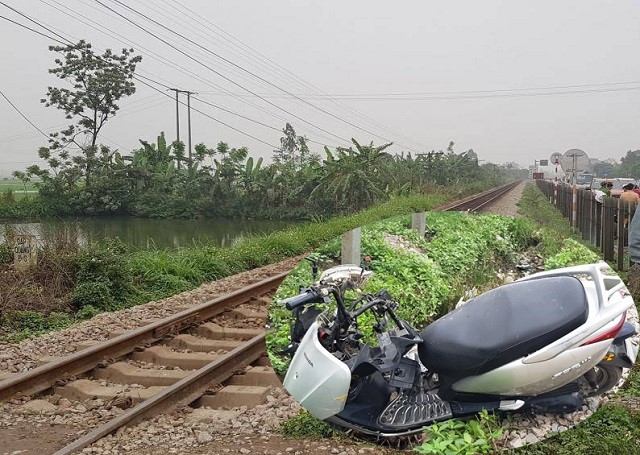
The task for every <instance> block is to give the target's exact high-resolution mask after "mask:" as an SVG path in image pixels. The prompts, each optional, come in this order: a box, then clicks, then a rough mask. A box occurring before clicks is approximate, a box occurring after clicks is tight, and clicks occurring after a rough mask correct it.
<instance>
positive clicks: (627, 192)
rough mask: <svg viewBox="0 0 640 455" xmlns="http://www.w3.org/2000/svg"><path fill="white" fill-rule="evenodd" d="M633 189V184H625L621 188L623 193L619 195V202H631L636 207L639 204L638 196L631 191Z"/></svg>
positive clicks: (639, 197)
mask: <svg viewBox="0 0 640 455" xmlns="http://www.w3.org/2000/svg"><path fill="white" fill-rule="evenodd" d="M634 187H635V185H634V184H633V183H627V184H626V185H625V186H623V187H622V190H623V191H622V194H620V200H621V201H622V202H633V203H634V204H636V205H638V202H640V196H638V193H636V192H635V191H633V188H634Z"/></svg>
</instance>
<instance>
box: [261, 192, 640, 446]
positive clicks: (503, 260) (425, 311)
mask: <svg viewBox="0 0 640 455" xmlns="http://www.w3.org/2000/svg"><path fill="white" fill-rule="evenodd" d="M519 213H520V214H521V217H520V218H516V219H514V218H507V217H500V216H495V215H490V216H472V217H469V216H464V215H461V214H457V213H442V214H440V213H438V214H429V216H428V225H429V228H431V229H432V230H433V235H432V237H431V238H430V239H422V238H419V237H418V236H417V235H416V234H415V233H413V232H412V231H411V230H410V229H409V220H408V218H407V217H398V218H394V219H392V220H386V221H383V222H380V223H377V224H374V225H371V226H367V227H366V228H365V230H364V232H363V235H362V237H363V254H369V255H370V256H372V258H373V262H372V265H371V268H372V269H374V271H375V272H376V273H375V274H374V278H373V279H371V280H370V281H369V282H368V283H367V287H368V290H378V289H379V288H380V287H386V288H387V289H388V290H389V291H390V292H391V294H392V296H394V297H396V298H398V300H400V302H401V306H408V307H410V308H409V309H408V310H405V311H406V312H405V313H404V314H403V316H405V317H408V318H409V319H412V320H413V321H414V323H415V322H418V323H420V322H423V323H424V322H427V321H428V320H430V319H431V318H435V317H438V316H439V315H441V314H443V313H446V312H447V311H448V310H449V309H450V307H451V305H452V304H453V303H455V302H456V301H457V299H458V298H459V297H460V296H462V295H463V294H464V290H465V289H470V288H471V287H476V288H478V289H479V290H483V289H487V288H490V287H493V286H494V285H495V284H496V282H495V272H496V271H497V270H499V269H500V268H501V267H503V266H506V265H507V264H508V263H509V262H510V261H513V260H514V259H515V258H516V255H517V253H518V252H519V251H522V250H524V249H527V248H528V249H533V250H534V251H535V252H536V253H537V254H539V255H540V256H542V257H543V258H544V260H545V267H546V269H553V268H558V267H565V266H571V265H577V264H584V263H589V262H595V261H597V260H598V255H597V254H596V253H595V252H593V251H592V250H590V248H589V247H587V246H585V245H583V244H582V243H580V241H579V240H578V238H577V237H576V236H574V234H573V232H572V230H571V227H570V226H569V223H568V221H567V220H566V219H564V218H563V217H562V215H561V214H560V213H559V212H557V211H556V210H555V209H554V207H553V206H552V205H551V204H549V203H548V201H547V200H546V198H544V196H543V195H542V193H540V192H539V191H538V190H537V189H536V188H535V187H534V186H532V185H529V186H527V188H526V189H525V191H524V193H523V197H522V199H521V201H520V203H519ZM392 236H395V237H392ZM389 240H392V241H395V242H396V246H397V247H396V248H394V247H393V246H392V245H390V244H389ZM398 247H401V248H398ZM337 248H338V240H337V239H334V240H333V241H332V242H329V243H328V244H327V245H324V246H323V247H321V248H320V249H318V254H319V255H320V256H321V257H323V258H324V259H325V260H326V261H327V263H326V265H327V266H328V265H331V264H332V263H333V261H335V260H336V259H337ZM407 250H410V251H407ZM411 251H413V253H412V252H411ZM456 270H461V271H462V273H459V274H458V273H455V271H456ZM310 281H311V273H310V268H309V266H308V265H304V264H301V265H300V266H299V267H298V268H297V269H296V270H294V272H293V273H292V274H291V275H290V276H289V277H288V278H287V280H285V282H284V283H283V285H282V286H281V288H280V289H279V291H278V295H277V296H276V297H277V298H283V297H287V296H290V295H294V294H296V293H297V287H298V285H300V284H307V283H310ZM405 302H410V304H405ZM282 310H283V309H282V308H280V307H278V306H277V305H274V306H273V307H272V309H271V310H270V316H271V317H272V319H273V321H272V323H273V324H272V326H274V327H276V328H277V329H278V330H277V331H274V332H272V333H271V334H270V335H269V337H268V344H269V353H270V357H271V358H272V362H273V363H274V365H275V366H276V368H277V369H279V370H280V371H284V370H285V369H286V366H287V365H286V363H287V361H286V358H284V357H281V356H279V355H277V352H279V349H280V348H281V347H283V346H286V344H285V343H287V342H288V334H289V333H288V322H289V319H288V312H286V310H285V311H282ZM639 397H640V373H639V369H638V367H637V366H636V368H634V370H633V371H632V373H631V375H630V377H629V380H628V381H627V383H626V385H625V387H624V388H623V389H622V390H620V391H619V392H618V394H617V395H616V397H614V398H613V400H612V402H611V403H610V404H607V405H605V406H603V407H601V408H600V409H599V410H598V411H597V412H596V413H595V414H594V415H593V416H592V417H591V418H589V419H588V420H587V421H586V422H583V423H581V424H579V425H578V426H577V427H576V428H575V429H572V430H569V431H567V432H564V433H561V434H559V435H556V436H553V437H552V438H550V439H547V440H545V441H543V442H540V443H538V444H535V445H533V446H527V447H524V448H521V449H517V450H507V451H506V452H508V453H514V454H535V455H538V454H570V453H571V454H575V453H581V454H582V453H585V454H602V453H620V454H623V453H624V454H636V453H640V426H639V425H638V423H640V404H639ZM296 419H299V420H300V421H301V422H302V423H301V424H296V425H293V424H292V425H293V427H294V428H296V429H297V430H298V433H296V436H298V437H299V436H300V434H299V433H300V432H303V433H304V432H307V433H306V434H307V437H314V436H315V437H317V434H318V432H320V431H322V429H323V428H325V427H324V423H322V422H319V421H317V422H316V424H317V428H316V426H314V424H313V418H312V417H311V416H309V415H308V414H306V415H305V414H304V413H303V414H301V416H298V417H296ZM499 424H501V422H499V421H496V419H495V417H493V416H490V415H485V416H479V417H478V419H475V420H474V419H472V420H468V421H457V420H456V421H449V422H445V423H441V424H437V425H435V426H432V427H429V428H427V429H426V431H425V433H426V441H425V443H424V444H423V445H421V446H419V447H416V451H418V452H421V453H447V451H450V452H451V453H464V454H473V453H490V452H493V451H496V450H498V449H497V447H498V440H499V437H500V435H501V431H500V429H499V426H498V425H499ZM285 434H287V432H285Z"/></svg>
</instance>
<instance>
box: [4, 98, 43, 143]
mask: <svg viewBox="0 0 640 455" xmlns="http://www.w3.org/2000/svg"><path fill="white" fill-rule="evenodd" d="M0 95H2V97H3V98H4V99H5V100H7V103H9V104H10V105H11V107H12V108H14V109H15V110H16V112H17V113H18V114H20V115H21V116H22V118H23V119H25V120H26V121H27V122H28V123H29V125H31V126H32V127H34V128H35V129H37V130H38V131H39V132H40V134H42V135H43V136H44V137H46V138H47V139H49V135H48V134H47V133H45V132H44V131H42V130H41V129H40V128H38V127H37V126H36V125H35V123H33V122H32V121H31V120H29V118H28V117H27V116H26V115H24V114H23V113H22V112H21V111H20V109H18V108H17V106H16V105H15V104H13V103H12V102H11V100H10V99H9V98H7V95H5V94H4V93H3V92H2V90H0Z"/></svg>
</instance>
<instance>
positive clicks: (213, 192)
mask: <svg viewBox="0 0 640 455" xmlns="http://www.w3.org/2000/svg"><path fill="white" fill-rule="evenodd" d="M49 49H50V50H51V51H54V52H56V53H58V54H60V56H61V57H60V58H57V59H56V60H55V67H54V68H52V69H50V70H49V72H50V73H51V74H53V75H55V76H56V77H58V78H59V79H61V80H62V81H64V82H65V84H63V87H62V88H61V87H49V88H48V91H47V93H46V97H45V98H43V99H42V100H41V101H42V102H43V103H45V105H46V106H48V107H53V108H56V109H58V110H61V111H62V112H64V114H65V116H66V118H67V119H68V120H69V121H70V125H69V126H68V127H66V128H64V129H62V130H61V131H58V132H54V133H51V134H50V137H49V140H48V144H47V145H46V146H44V147H41V148H40V149H39V156H40V157H41V158H42V159H43V160H44V162H45V163H46V164H45V165H42V166H39V165H33V166H30V167H28V168H27V169H26V170H24V171H16V172H15V173H14V176H15V177H17V178H18V179H20V180H22V181H23V182H25V183H26V182H28V181H31V180H33V181H36V182H37V183H36V186H37V188H38V190H39V204H40V207H41V209H42V210H44V212H47V213H49V214H56V215H113V214H119V215H135V216H146V217H163V218H164V217H233V218H247V217H251V218H298V219H300V218H310V217H315V216H324V215H332V214H339V213H347V212H352V211H356V210H359V209H362V208H365V207H368V206H370V205H372V204H374V203H377V202H381V201H384V200H387V199H389V198H390V197H393V196H394V195H406V194H411V193H417V192H429V191H436V190H437V188H438V187H442V186H455V185H463V186H467V187H468V186H475V187H478V188H480V187H487V186H489V185H493V184H497V183H500V182H502V181H504V180H505V179H514V178H518V177H520V178H522V177H526V176H527V174H528V173H527V171H523V170H519V169H517V166H515V165H513V164H511V165H505V166H496V165H493V164H490V163H485V164H483V165H480V164H479V162H478V158H477V155H476V154H475V153H474V152H473V150H468V151H466V152H462V153H456V152H455V151H454V149H453V145H454V144H453V142H451V143H450V144H449V146H448V147H447V148H446V149H445V150H439V151H435V150H432V151H428V152H426V153H418V154H410V153H407V154H400V155H395V156H394V155H391V154H389V153H387V152H385V149H387V148H388V147H389V146H390V145H391V144H383V145H374V144H373V142H370V143H368V144H366V143H360V142H358V141H357V140H355V139H352V143H353V144H352V145H351V146H350V147H338V148H336V149H334V150H330V149H329V148H327V147H325V148H324V156H323V157H321V156H320V155H319V154H318V153H314V152H312V151H311V150H310V149H309V146H308V141H307V139H306V138H305V137H303V136H299V135H297V134H296V132H295V129H294V128H293V126H292V125H290V124H289V123H287V124H286V125H285V127H284V129H283V136H282V138H281V139H280V147H279V148H278V149H277V150H274V151H273V154H272V162H271V163H269V164H266V163H265V162H264V161H263V159H262V158H258V159H255V158H254V157H252V156H250V154H249V150H248V149H247V148H246V147H239V148H234V147H231V146H229V144H228V143H226V142H222V141H221V142H219V143H218V144H217V145H216V146H215V147H210V146H208V145H206V144H198V145H196V146H195V149H194V150H195V152H194V153H193V154H192V155H191V154H189V156H187V154H185V146H184V144H183V143H182V142H180V141H172V142H169V141H168V140H167V139H166V138H165V136H164V134H163V133H161V134H160V135H159V136H158V138H157V140H156V142H155V143H152V142H148V141H145V140H141V141H140V143H141V147H140V148H138V149H137V150H133V151H132V152H130V153H127V152H124V151H120V150H113V149H111V148H110V147H108V146H105V145H103V144H100V143H99V141H98V137H99V134H100V131H101V129H102V128H103V126H104V125H105V123H106V122H107V121H108V120H109V119H110V118H112V117H113V116H115V115H116V114H117V111H118V109H119V106H118V103H119V101H120V100H122V99H123V98H125V97H128V96H131V95H132V94H133V93H135V90H136V86H135V83H134V79H135V70H136V65H137V64H138V63H139V62H140V60H141V57H140V56H135V55H134V51H133V49H123V50H122V52H121V53H114V52H112V51H111V50H107V51H106V52H104V53H103V54H102V55H97V54H96V53H95V52H94V51H93V49H92V48H91V45H90V44H89V43H87V42H85V41H80V42H78V43H77V44H73V45H67V46H51V47H50V48H49ZM71 149H75V150H76V151H75V152H74V153H72V152H71V151H70V150H71ZM42 210H41V211H42Z"/></svg>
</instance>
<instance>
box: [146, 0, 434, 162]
mask: <svg viewBox="0 0 640 455" xmlns="http://www.w3.org/2000/svg"><path fill="white" fill-rule="evenodd" d="M161 1H162V2H163V3H164V4H166V5H169V6H171V7H172V8H173V9H174V10H175V11H178V12H179V13H181V14H183V15H184V16H185V17H187V18H188V19H189V24H190V25H191V24H192V23H193V22H194V21H195V22H196V23H198V24H200V25H202V27H203V28H205V30H207V32H210V31H214V33H216V35H217V36H219V37H220V38H222V39H224V40H225V41H227V42H229V43H231V44H232V45H233V46H235V47H237V48H239V49H240V50H241V51H242V52H245V53H247V54H248V55H249V56H252V57H253V55H252V54H255V55H257V56H258V57H254V58H255V59H257V60H258V61H260V62H261V63H263V64H265V65H266V66H267V68H275V70H276V71H279V72H281V73H283V74H284V76H285V77H286V78H287V79H288V80H291V81H293V82H294V83H296V84H298V85H300V86H302V87H308V88H311V89H312V90H314V91H316V92H318V93H321V94H323V95H326V93H325V92H323V91H322V90H321V89H320V88H318V87H317V86H315V85H313V84H312V83H310V82H307V81H305V80H304V79H303V78H301V77H300V76H298V75H296V74H295V73H293V72H291V71H289V70H288V69H287V68H285V67H284V66H282V65H280V64H278V63H277V62H275V61H273V60H271V59H270V58H269V57H267V56H265V55H264V54H262V53H260V52H259V51H257V50H255V49H254V48H252V47H251V46H249V45H247V44H245V43H244V42H242V41H241V40H239V39H238V38H236V37H234V36H233V35H231V34H230V33H228V32H226V31H225V30H223V29H222V28H220V27H218V26H217V25H216V24H214V23H213V22H211V21H210V20H208V19H206V18H204V17H203V16H202V15H199V14H197V13H195V12H194V11H193V10H191V9H189V8H188V7H187V6H186V5H182V4H180V3H178V2H174V3H176V4H177V5H178V6H179V7H176V6H174V5H172V4H170V2H168V1H167V0H161ZM153 5H154V7H155V8H153V9H154V10H155V9H156V8H157V5H156V4H153ZM180 8H182V9H180ZM184 10H186V11H188V12H190V13H191V15H188V14H186V13H185V12H184ZM165 11H166V10H165ZM203 20H204V23H206V24H209V25H210V26H211V27H213V29H214V30H211V29H209V28H208V27H207V26H206V25H204V23H203ZM191 28H193V27H192V26H191ZM215 30H217V31H219V32H215ZM225 35H227V36H228V37H227V36H225ZM209 36H210V35H209ZM247 49H248V50H247ZM327 99H328V100H329V101H330V102H331V103H332V104H333V105H335V106H337V107H338V108H339V109H342V110H346V111H349V112H350V113H351V115H353V116H357V117H361V118H363V119H365V120H366V121H368V122H370V123H371V124H372V125H374V126H376V127H378V128H380V129H382V130H384V131H386V132H388V133H390V134H392V135H394V136H398V137H400V138H401V139H404V140H407V141H409V142H413V143H414V144H418V145H419V146H420V147H423V148H424V147H425V146H424V145H423V144H420V143H419V142H417V141H415V140H413V139H410V138H407V137H404V136H403V135H400V134H398V133H397V132H394V131H392V130H391V129H389V128H388V127H386V126H385V125H383V124H381V123H380V122H378V121H376V120H374V119H372V118H371V117H369V116H367V115H365V114H364V113H362V112H360V111H358V110H357V109H354V108H353V107H351V106H349V105H347V104H345V103H340V102H338V101H337V100H335V99H333V98H331V96H330V95H329V96H328V98H327ZM394 142H396V141H394ZM396 144H397V145H399V146H402V147H405V148H407V149H409V150H410V151H414V150H412V149H411V148H410V147H407V146H405V145H403V144H401V143H398V142H396Z"/></svg>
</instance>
